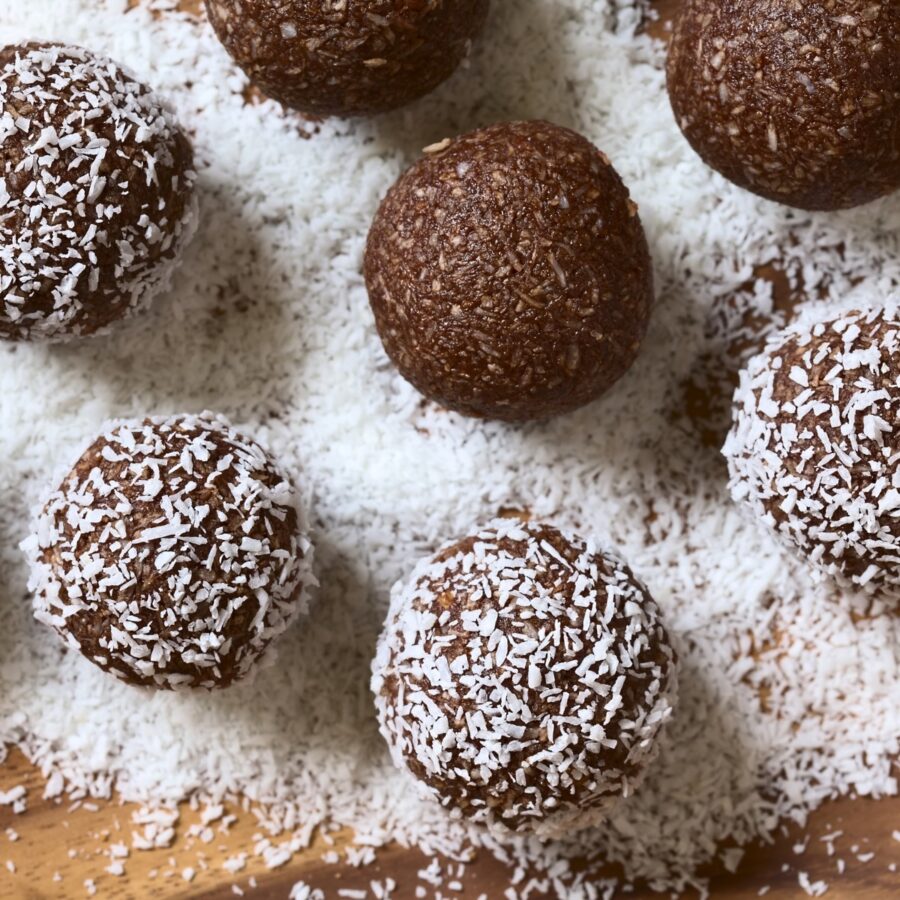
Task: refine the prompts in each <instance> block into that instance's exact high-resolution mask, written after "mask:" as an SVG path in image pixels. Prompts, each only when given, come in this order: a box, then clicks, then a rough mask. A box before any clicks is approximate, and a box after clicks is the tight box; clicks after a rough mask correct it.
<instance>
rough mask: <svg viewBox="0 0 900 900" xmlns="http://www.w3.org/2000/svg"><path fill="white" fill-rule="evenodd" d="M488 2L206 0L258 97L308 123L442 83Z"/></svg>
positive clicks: (397, 101)
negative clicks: (265, 97)
mask: <svg viewBox="0 0 900 900" xmlns="http://www.w3.org/2000/svg"><path fill="white" fill-rule="evenodd" d="M488 5H489V0H327V2H313V0H206V9H207V12H208V14H209V19H210V22H211V23H212V25H213V28H214V29H215V31H216V34H217V35H218V36H219V39H220V40H221V41H222V43H223V45H224V46H225V49H226V50H227V51H228V52H229V54H230V55H231V56H232V58H233V59H234V60H235V62H236V63H237V64H238V65H239V66H240V67H241V68H242V69H243V70H244V71H245V72H246V73H247V75H248V77H249V78H250V80H251V81H252V82H253V83H254V84H255V85H256V86H257V87H259V88H260V89H261V90H262V91H263V92H264V93H265V94H267V95H268V96H270V97H273V98H274V99H276V100H278V101H279V102H281V103H283V104H284V105H285V106H289V107H292V108H293V109H297V110H299V111H300V112H303V113H307V114H309V115H316V116H368V115H373V114H375V113H380V112H386V111H388V110H391V109H395V108H397V107H400V106H405V105H406V104H407V103H411V102H412V101H413V100H417V99H418V98H419V97H423V96H424V95H425V94H428V93H430V92H431V91H432V90H434V89H435V88H436V87H437V86H438V85H439V84H441V83H442V82H443V81H446V79H447V78H449V77H450V76H451V75H452V74H453V72H454V71H455V69H456V68H457V66H459V64H460V62H462V60H463V59H464V57H465V56H466V54H467V53H468V51H469V47H470V45H471V42H472V41H473V40H474V39H475V38H476V37H477V36H478V34H479V33H480V32H481V30H482V28H483V27H484V22H485V19H486V18H487V12H488Z"/></svg>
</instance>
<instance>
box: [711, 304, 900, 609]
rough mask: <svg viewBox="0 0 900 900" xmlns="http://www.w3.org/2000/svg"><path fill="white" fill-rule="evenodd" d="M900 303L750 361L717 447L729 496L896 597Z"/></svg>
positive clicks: (808, 550) (839, 571)
mask: <svg viewBox="0 0 900 900" xmlns="http://www.w3.org/2000/svg"><path fill="white" fill-rule="evenodd" d="M898 422H900V315H898V308H897V304H896V303H893V302H892V303H889V304H887V305H886V306H884V307H882V308H875V309H870V310H863V311H851V312H846V313H843V314H841V315H837V316H835V314H833V313H832V314H830V316H828V317H820V318H818V319H817V320H814V321H808V320H806V321H804V322H802V323H799V324H797V325H795V326H793V327H791V328H789V329H787V330H785V331H783V332H780V333H778V334H776V335H774V336H773V338H772V339H771V340H770V342H769V344H768V346H767V347H766V349H765V350H764V351H763V352H762V353H761V354H759V355H757V356H755V357H754V358H753V359H751V360H750V362H749V364H748V366H747V368H746V370H745V371H744V372H742V374H741V380H740V385H739V387H738V389H737V391H736V393H735V396H734V422H733V425H732V428H731V432H730V433H729V435H728V438H727V440H726V442H725V445H724V447H723V451H722V452H723V453H724V454H725V457H726V459H727V461H728V470H729V473H730V481H729V487H730V490H731V493H732V496H733V497H734V499H735V500H736V501H738V502H739V503H743V504H746V505H747V506H748V507H749V509H751V510H752V511H753V513H754V514H755V515H756V516H758V517H759V518H760V519H761V520H762V521H763V522H764V523H765V524H766V525H767V526H768V527H770V528H772V529H774V530H775V531H776V532H777V534H778V535H779V536H781V537H782V538H783V539H784V540H785V541H786V542H787V543H788V544H789V545H791V546H792V547H794V548H795V549H798V550H799V551H800V552H801V553H802V554H803V555H804V556H805V557H807V558H808V559H809V560H810V561H811V562H813V563H815V564H816V565H817V566H819V567H821V569H823V570H824V571H825V572H827V573H828V574H830V575H832V576H835V577H836V578H838V580H839V581H841V582H843V583H845V584H849V585H851V586H853V587H856V588H864V589H867V590H876V589H879V590H887V591H891V592H896V591H897V590H898V588H900V465H898V463H900V432H898Z"/></svg>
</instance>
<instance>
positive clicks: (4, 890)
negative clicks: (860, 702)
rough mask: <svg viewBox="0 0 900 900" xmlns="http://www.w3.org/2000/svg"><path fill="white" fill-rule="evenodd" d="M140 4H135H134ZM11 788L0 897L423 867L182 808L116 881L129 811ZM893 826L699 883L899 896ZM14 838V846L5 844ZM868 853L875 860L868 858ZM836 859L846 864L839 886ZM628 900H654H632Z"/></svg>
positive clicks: (640, 894)
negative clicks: (169, 828)
mask: <svg viewBox="0 0 900 900" xmlns="http://www.w3.org/2000/svg"><path fill="white" fill-rule="evenodd" d="M136 2H138V0H131V3H132V5H133V4H134V3H136ZM677 2H678V0H661V2H658V3H656V4H654V6H655V7H656V8H657V9H658V10H659V12H660V13H661V18H660V19H659V20H658V21H656V22H653V23H651V24H650V25H649V26H648V30H650V31H651V32H653V33H654V34H656V35H657V36H660V37H664V36H665V34H666V22H667V21H668V20H669V19H670V17H671V13H672V11H673V10H674V9H675V8H676V6H677ZM201 6H202V3H201V0H182V7H183V8H184V9H186V10H187V11H191V12H199V10H200V8H201ZM767 274H768V275H769V276H770V277H772V278H773V280H775V282H776V285H777V286H779V287H780V291H779V292H780V293H781V295H782V297H784V296H785V285H784V283H783V279H780V278H779V276H778V273H777V271H775V270H769V271H768V273H767ZM785 302H786V301H785ZM707 399H708V398H707ZM17 785H23V786H24V787H26V788H27V791H28V793H27V803H28V808H27V811H26V812H24V813H23V814H21V815H16V814H14V813H13V811H12V809H11V808H10V807H9V806H0V898H10V900H13V898H21V900H38V898H41V900H43V898H61V900H67V898H83V897H85V896H87V895H88V892H87V889H86V886H85V882H86V881H87V880H88V879H92V880H93V881H94V882H95V884H96V888H97V896H98V897H103V898H113V900H132V898H148V900H187V898H192V900H225V898H233V897H235V896H237V894H236V892H235V890H234V889H235V887H238V888H239V889H241V890H243V891H244V892H245V895H246V896H248V897H253V898H259V900H267V898H285V897H287V896H288V894H289V892H290V888H291V887H292V886H293V885H294V884H295V883H296V882H297V881H299V880H303V881H305V882H306V883H308V884H309V885H311V886H312V887H318V888H321V889H323V890H324V891H325V892H326V896H328V897H331V896H334V892H336V891H337V890H338V889H340V888H351V889H368V888H369V885H370V882H371V881H373V880H379V881H384V880H385V879H386V878H392V879H394V880H395V881H396V882H397V884H398V887H397V889H396V890H395V891H394V893H393V894H392V897H393V898H394V900H412V898H413V897H414V896H415V887H416V885H417V884H418V883H419V882H418V880H417V879H416V871H417V870H418V869H419V868H421V867H422V866H423V865H424V864H426V862H427V861H426V859H425V857H423V856H422V855H421V854H420V853H418V852H417V851H414V850H407V849H404V848H402V847H399V846H391V847H389V848H383V849H381V850H379V851H378V852H377V861H376V863H374V864H373V865H370V866H367V867H365V868H363V869H356V868H354V867H352V866H349V865H347V864H345V863H344V864H338V865H333V864H327V863H325V862H324V861H323V860H322V855H323V854H324V853H325V852H326V851H329V850H338V851H341V850H342V848H344V847H346V846H347V845H348V843H349V842H350V840H351V837H352V835H350V834H349V833H346V832H343V833H338V834H336V835H335V836H334V837H333V841H334V844H333V845H330V844H328V843H326V842H325V840H323V838H322V837H321V835H319V836H317V837H316V839H315V841H314V843H313V845H312V847H310V848H309V849H308V850H306V851H304V852H302V853H299V854H296V855H295V856H294V857H293V859H292V860H291V862H290V863H289V864H287V865H285V866H284V867H282V868H279V869H276V870H273V871H269V870H267V869H266V868H265V866H264V865H263V863H262V862H261V860H260V859H259V858H257V857H254V856H253V854H252V848H253V845H254V843H255V842H256V841H257V840H258V839H259V837H260V836H262V829H261V828H260V827H259V825H258V823H257V821H256V819H255V817H254V815H253V814H252V812H249V811H246V810H243V809H235V810H228V811H227V812H234V813H235V815H237V821H236V822H235V823H234V825H233V826H232V827H231V828H230V829H229V830H228V831H227V833H224V832H222V831H221V830H219V829H218V825H219V823H217V822H216V823H212V825H211V827H212V828H213V829H214V831H215V835H214V838H213V839H212V840H211V841H210V842H208V843H207V842H204V841H203V840H201V839H200V838H199V837H197V836H192V835H191V834H190V830H191V826H192V825H196V824H197V823H198V822H199V818H200V817H199V813H198V812H197V811H194V810H191V809H190V808H189V807H188V806H187V805H183V806H182V807H181V809H180V818H179V821H178V824H177V826H176V838H175V841H174V843H173V845H172V847H170V848H166V849H160V850H152V851H132V852H131V854H130V856H129V857H128V858H127V859H125V860H123V863H124V867H125V874H124V875H122V876H116V875H113V874H110V873H107V872H105V871H104V870H105V869H106V867H107V866H108V865H109V863H110V858H109V854H110V847H111V846H112V845H113V844H116V843H118V842H120V841H121V842H123V843H125V844H130V838H131V832H132V830H135V826H134V825H133V823H132V821H131V817H132V814H133V813H134V811H135V809H136V807H135V806H134V805H132V804H125V803H122V802H120V801H101V802H98V803H97V804H96V808H95V809H89V808H87V806H84V805H83V806H81V808H78V809H71V804H70V802H69V800H67V799H64V800H62V801H60V800H59V799H55V800H47V799H42V794H43V790H44V785H45V781H44V779H43V777H42V775H41V773H40V772H39V771H38V770H37V769H36V768H35V767H33V766H32V765H30V764H29V763H28V761H27V760H26V759H25V758H24V757H23V756H22V755H21V753H19V752H17V751H12V752H11V753H10V754H9V757H8V759H7V761H6V763H5V764H4V765H3V766H2V768H0V793H2V792H4V791H9V790H10V789H12V788H13V787H16V786H17ZM898 828H900V798H888V799H882V800H879V801H874V800H858V799H842V800H838V801H835V802H832V803H829V804H827V805H826V806H825V807H823V808H822V809H821V810H819V811H818V812H817V813H816V814H815V815H814V816H813V817H812V818H811V820H810V822H809V823H807V826H806V827H805V828H803V829H801V828H799V827H798V826H792V827H790V828H788V827H785V828H784V830H783V835H782V836H781V838H780V839H779V840H778V842H777V843H776V844H775V845H774V846H762V845H758V846H753V847H750V848H748V850H747V853H746V856H745V857H744V859H743V861H742V863H741V865H740V867H739V869H738V872H737V873H736V874H733V875H732V874H726V873H725V872H724V870H721V869H719V870H711V871H710V872H708V873H705V874H708V875H710V876H711V877H712V886H713V895H714V896H716V897H725V898H729V900H751V898H756V897H758V896H759V892H760V890H761V889H763V888H766V887H768V893H767V894H766V896H768V897H771V898H779V900H782V898H796V897H802V896H805V894H804V893H803V891H802V890H801V889H800V887H799V884H798V874H799V873H800V872H805V873H807V875H808V878H809V880H810V881H811V882H815V881H818V880H822V881H825V882H826V883H828V884H829V885H830V888H829V892H828V897H835V898H848V900H886V898H892V897H896V896H898V895H900V875H898V873H897V870H900V842H898V840H896V839H894V838H893V837H892V832H894V831H895V830H896V829H898ZM836 831H842V832H843V836H842V837H840V838H838V839H836V840H835V841H834V855H829V848H828V845H827V844H826V843H825V842H823V841H822V840H821V837H822V836H823V835H825V834H829V833H833V832H836ZM13 833H15V835H16V836H17V839H16V840H13V839H11V838H12V836H13ZM283 839H284V838H280V839H279V840H283ZM798 842H801V843H802V845H803V846H804V847H805V849H804V850H803V852H800V853H798V852H796V850H797V849H799V848H798V847H797V845H798ZM241 851H244V852H248V854H249V855H248V860H247V865H246V868H245V869H243V870H242V871H240V872H239V873H236V874H230V873H229V872H228V871H226V870H225V869H223V867H222V865H223V863H224V862H225V860H226V859H228V858H229V857H233V856H234V855H235V854H237V853H239V852H241ZM868 854H874V856H873V857H872V858H871V859H868ZM859 857H862V860H861V859H860V858H859ZM839 859H840V860H843V862H844V864H845V866H846V871H845V873H844V875H843V877H840V878H838V874H837V865H838V862H837V861H838V860H839ZM8 863H9V864H11V866H10V867H9V868H8V867H7V864H8ZM187 868H191V869H193V870H194V872H195V874H194V876H193V878H192V880H190V881H188V880H185V878H184V877H183V875H182V873H183V872H184V870H185V869H187ZM892 868H893V871H892ZM510 876H511V872H510V871H509V870H508V869H507V868H506V867H505V866H503V865H502V864H500V863H499V862H497V861H496V860H494V859H493V858H492V857H491V856H490V855H489V854H486V853H482V854H480V856H479V857H477V858H476V860H475V861H474V862H473V863H471V864H470V865H469V866H468V867H467V869H466V873H465V875H464V877H463V879H462V880H463V884H464V890H463V891H462V892H461V893H460V894H457V896H461V897H477V896H479V895H480V894H484V895H486V896H487V897H488V898H491V900H494V898H501V897H502V896H503V892H504V890H505V888H506V887H507V886H508V884H509V879H510ZM633 896H634V897H636V898H647V897H650V896H657V895H654V894H651V893H650V892H649V891H646V890H638V891H636V892H635V893H634V894H633Z"/></svg>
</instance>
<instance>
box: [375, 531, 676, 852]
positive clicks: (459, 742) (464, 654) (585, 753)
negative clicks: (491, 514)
mask: <svg viewBox="0 0 900 900" xmlns="http://www.w3.org/2000/svg"><path fill="white" fill-rule="evenodd" d="M372 669H373V676H372V690H373V692H374V694H375V703H376V708H377V712H378V718H379V722H380V727H381V732H382V734H383V735H384V737H385V739H386V740H387V742H388V745H389V747H390V750H391V754H392V756H393V759H394V761H395V763H396V764H397V765H398V766H399V767H400V768H402V769H406V770H408V771H409V772H410V773H411V774H412V775H413V776H415V778H416V779H417V780H418V783H419V785H420V788H421V789H422V790H423V792H424V793H425V794H427V795H428V796H431V797H433V798H435V799H437V800H438V801H439V802H440V803H441V804H442V805H443V806H444V807H445V808H447V809H448V810H451V811H452V813H453V814H454V815H456V816H465V817H467V818H470V819H472V820H474V821H476V822H480V823H483V824H486V825H488V826H502V827H505V828H506V829H509V830H513V831H518V832H529V833H534V834H537V835H539V836H541V837H555V836H559V835H562V834H563V833H565V832H569V831H574V830H578V829H581V828H584V827H588V826H590V825H593V824H595V823H597V822H599V821H600V820H602V819H603V818H604V817H605V816H606V815H608V813H609V812H610V811H611V810H612V809H613V808H615V806H616V805H617V804H618V803H619V802H620V801H621V800H622V799H623V798H625V797H627V796H629V795H630V794H631V793H632V792H633V791H634V789H635V788H636V787H637V785H638V784H639V782H640V781H641V778H642V776H643V774H644V772H645V770H646V768H647V765H648V764H649V763H650V762H651V761H652V759H653V758H654V757H655V756H656V753H657V750H658V747H659V737H660V730H661V728H662V726H663V724H664V723H665V722H666V720H667V719H668V718H669V716H670V714H671V711H672V705H673V703H674V701H675V693H676V686H675V653H674V651H673V650H672V647H671V645H670V643H669V639H668V637H667V635H666V631H665V629H664V627H663V625H662V623H661V621H660V612H659V609H658V607H657V605H656V603H654V601H653V600H652V599H651V597H650V595H649V594H648V593H647V589H646V588H645V587H644V586H643V585H642V584H641V583H640V582H639V581H637V580H636V579H635V577H634V576H633V575H632V573H631V571H630V570H629V569H628V567H627V566H626V565H624V564H623V563H622V562H621V561H620V560H619V559H617V558H616V557H614V556H612V555H610V554H608V553H604V552H602V551H600V550H599V549H598V548H597V547H596V546H594V544H593V543H591V542H589V541H584V540H582V539H580V538H578V537H576V536H574V535H571V534H567V533H565V532H562V531H559V530H558V529H556V528H552V527H550V526H548V525H541V524H537V523H521V522H518V521H513V520H508V519H507V520H497V521H495V522H492V523H490V524H489V525H487V526H486V527H484V528H482V529H481V530H480V531H477V532H475V533H474V534H472V535H471V536H469V537H467V538H464V539H463V540H460V541H456V542H454V543H451V544H448V545H447V546H445V547H443V548H442V549H441V550H439V551H438V552H437V553H436V554H435V555H434V556H433V557H431V558H429V559H425V560H423V561H422V562H420V563H419V565H418V566H416V568H415V570H414V571H413V573H412V574H411V576H410V577H409V578H408V579H407V580H405V581H404V582H400V583H398V584H397V585H396V586H395V587H394V589H393V593H392V595H391V608H390V612H389V614H388V618H387V622H386V624H385V628H384V632H383V633H382V635H381V639H380V641H379V644H378V651H377V656H376V658H375V661H374V663H373V667H372Z"/></svg>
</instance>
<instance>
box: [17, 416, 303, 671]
mask: <svg viewBox="0 0 900 900" xmlns="http://www.w3.org/2000/svg"><path fill="white" fill-rule="evenodd" d="M23 548H24V549H25V551H26V553H27V555H28V557H29V560H30V563H31V579H30V582H29V587H30V588H31V590H32V591H33V592H34V611H35V616H36V617H37V619H38V620H39V621H41V622H44V623H46V624H48V625H50V626H51V627H53V628H54V629H56V630H57V631H58V632H59V633H60V635H62V636H63V638H65V640H66V642H67V643H68V644H69V645H70V646H71V647H73V648H75V649H78V650H80V651H81V652H82V653H83V654H84V655H85V656H86V657H87V658H88V659H89V660H91V662H94V663H96V664H97V665H98V666H100V667H101V668H102V669H105V670H107V671H109V672H112V673H113V674H115V675H117V676H118V677H119V678H121V679H122V680H124V681H127V682H129V683H130V684H134V685H142V686H147V687H155V688H170V689H175V688H193V687H204V688H214V687H226V686H228V685H230V684H231V683H232V682H234V681H237V680H238V679H240V678H242V677H243V676H244V675H246V674H247V672H248V671H249V669H250V667H251V666H252V665H253V663H254V662H255V661H256V660H257V658H258V657H259V656H260V655H261V654H262V653H263V651H264V650H265V649H266V647H267V646H268V644H269V643H270V642H271V641H272V639H273V638H275V637H277V636H278V635H279V634H281V633H282V632H283V631H284V630H285V628H286V627H287V626H288V624H289V623H290V621H291V619H292V618H293V617H294V616H295V615H296V614H297V613H298V612H300V611H305V610H306V606H307V596H306V592H307V588H308V587H311V586H312V585H313V584H314V582H315V579H314V578H313V576H312V574H311V556H312V551H311V546H310V543H309V540H308V539H307V537H306V528H305V524H304V520H303V516H302V513H301V510H300V508H299V505H298V502H297V498H296V494H295V490H294V488H293V486H292V485H291V482H290V480H289V479H288V477H287V475H285V473H284V472H283V471H282V470H281V469H280V468H279V466H278V465H277V464H276V463H275V462H274V461H273V460H272V459H271V457H270V456H269V455H268V454H267V453H266V452H265V451H264V450H263V449H262V448H261V447H260V446H259V445H258V444H256V443H255V442H254V441H252V440H250V439H249V438H247V437H244V436H243V435H241V434H240V433H238V432H237V431H235V430H234V429H233V428H232V427H231V426H230V425H229V423H228V422H227V421H226V420H225V419H223V418H222V417H220V416H213V415H211V414H209V413H204V414H202V415H200V416H190V415H181V416H174V417H171V418H148V419H144V420H143V421H134V422H120V423H114V424H112V425H111V426H110V427H109V428H108V430H106V431H105V432H104V433H103V434H102V435H101V436H100V437H98V438H97V439H96V440H95V441H94V442H93V443H92V444H91V445H90V447H88V449H87V450H86V451H85V452H84V453H83V454H82V456H81V458H80V459H79V460H78V462H76V463H75V466H74V467H73V468H72V470H71V472H69V474H68V475H67V476H66V477H65V479H64V481H63V482H62V484H61V485H60V487H59V489H58V490H56V491H55V492H54V493H53V494H51V496H50V498H49V499H48V500H47V503H46V504H45V505H44V507H43V509H42V511H41V512H40V515H39V517H38V522H37V526H36V529H35V533H34V534H33V535H32V537H31V538H29V539H28V540H26V541H25V543H24V544H23Z"/></svg>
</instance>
